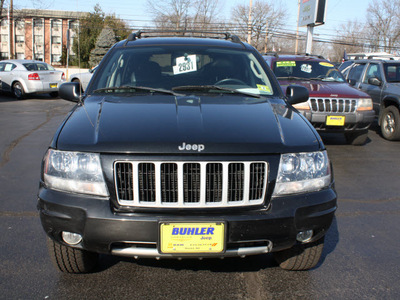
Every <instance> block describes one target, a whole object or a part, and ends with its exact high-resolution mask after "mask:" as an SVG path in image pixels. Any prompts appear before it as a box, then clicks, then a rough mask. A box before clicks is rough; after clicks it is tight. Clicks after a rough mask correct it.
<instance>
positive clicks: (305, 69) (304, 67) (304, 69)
mask: <svg viewBox="0 0 400 300" xmlns="http://www.w3.org/2000/svg"><path fill="white" fill-rule="evenodd" d="M301 71H302V72H305V73H311V72H312V66H311V65H307V64H303V65H301Z"/></svg>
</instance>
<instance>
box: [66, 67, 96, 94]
mask: <svg viewBox="0 0 400 300" xmlns="http://www.w3.org/2000/svg"><path fill="white" fill-rule="evenodd" d="M96 69H97V66H95V67H93V68H92V69H89V71H88V72H83V73H74V74H72V75H71V76H69V81H71V82H78V83H79V84H80V87H81V91H82V92H84V91H85V90H86V88H87V86H88V84H89V81H90V79H92V76H93V74H94V72H95V71H96Z"/></svg>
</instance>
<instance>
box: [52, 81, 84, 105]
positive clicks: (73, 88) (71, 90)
mask: <svg viewBox="0 0 400 300" xmlns="http://www.w3.org/2000/svg"><path fill="white" fill-rule="evenodd" d="M58 95H59V96H60V97H61V98H63V99H64V100H68V101H72V102H81V100H82V95H81V86H80V84H79V82H65V83H63V84H62V85H60V88H59V89H58Z"/></svg>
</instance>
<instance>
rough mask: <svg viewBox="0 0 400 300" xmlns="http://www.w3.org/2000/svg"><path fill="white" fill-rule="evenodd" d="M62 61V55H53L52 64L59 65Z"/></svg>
mask: <svg viewBox="0 0 400 300" xmlns="http://www.w3.org/2000/svg"><path fill="white" fill-rule="evenodd" d="M60 60H61V55H58V54H53V55H52V56H51V62H52V63H58V62H60Z"/></svg>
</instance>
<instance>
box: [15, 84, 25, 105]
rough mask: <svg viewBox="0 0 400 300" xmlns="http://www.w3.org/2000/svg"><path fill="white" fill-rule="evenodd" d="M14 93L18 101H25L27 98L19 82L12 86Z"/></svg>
mask: <svg viewBox="0 0 400 300" xmlns="http://www.w3.org/2000/svg"><path fill="white" fill-rule="evenodd" d="M12 92H13V94H14V97H15V98H17V99H18V100H21V99H24V97H25V91H24V87H23V86H22V84H21V83H20V82H18V81H17V82H14V84H13V86H12Z"/></svg>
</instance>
